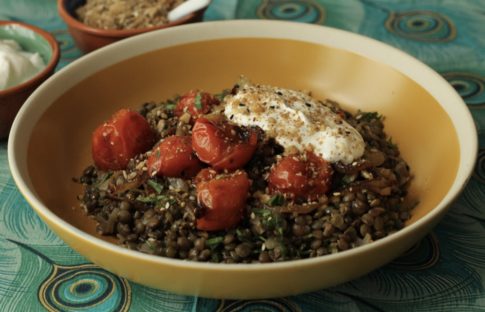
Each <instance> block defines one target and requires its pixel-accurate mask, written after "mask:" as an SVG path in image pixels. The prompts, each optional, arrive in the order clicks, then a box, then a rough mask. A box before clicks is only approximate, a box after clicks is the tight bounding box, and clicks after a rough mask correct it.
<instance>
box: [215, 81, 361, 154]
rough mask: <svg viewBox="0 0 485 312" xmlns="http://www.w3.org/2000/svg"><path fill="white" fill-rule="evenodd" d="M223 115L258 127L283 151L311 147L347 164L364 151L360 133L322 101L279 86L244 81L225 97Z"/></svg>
mask: <svg viewBox="0 0 485 312" xmlns="http://www.w3.org/2000/svg"><path fill="white" fill-rule="evenodd" d="M222 104H223V105H224V114H225V116H226V117H227V118H228V119H230V120H231V121H232V122H234V123H236V124H238V125H242V126H259V127H260V128H261V129H263V130H264V131H265V133H266V135H268V136H269V137H272V138H274V139H275V140H276V141H277V142H278V143H279V144H280V145H282V146H283V147H284V148H285V151H287V150H292V149H294V148H296V149H297V150H298V151H299V152H304V151H306V150H311V151H313V152H314V153H315V154H317V155H319V156H320V157H322V158H323V159H325V160H327V161H329V162H342V163H344V164H350V163H352V162H353V161H355V160H357V159H358V158H360V157H361V156H362V155H363V154H364V149H365V143H364V140H363V138H362V136H361V135H360V133H359V132H358V131H357V130H356V129H355V128H353V127H352V126H351V125H349V124H348V123H347V122H346V121H345V120H344V119H343V118H342V117H341V116H339V115H338V114H336V113H334V112H333V111H332V110H331V109H330V108H329V107H328V106H326V105H325V104H324V103H323V102H321V101H318V100H316V99H314V98H313V97H311V96H310V95H308V94H306V93H303V92H300V91H294V90H289V89H284V88H279V87H272V86H267V85H254V84H251V83H245V84H243V85H240V86H239V90H238V92H237V93H236V94H235V95H228V96H226V97H225V98H224V100H223V103H222Z"/></svg>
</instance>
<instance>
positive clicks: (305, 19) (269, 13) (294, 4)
mask: <svg viewBox="0 0 485 312" xmlns="http://www.w3.org/2000/svg"><path fill="white" fill-rule="evenodd" d="M258 15H259V17H260V18H265V19H276V20H287V21H294V22H302V23H314V24H321V23H323V21H324V19H325V10H324V8H323V6H321V5H318V4H317V3H315V1H308V0H303V1H294V0H283V1H274V0H266V1H263V3H262V4H261V5H260V7H259V9H258Z"/></svg>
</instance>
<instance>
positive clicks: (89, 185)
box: [76, 85, 413, 263]
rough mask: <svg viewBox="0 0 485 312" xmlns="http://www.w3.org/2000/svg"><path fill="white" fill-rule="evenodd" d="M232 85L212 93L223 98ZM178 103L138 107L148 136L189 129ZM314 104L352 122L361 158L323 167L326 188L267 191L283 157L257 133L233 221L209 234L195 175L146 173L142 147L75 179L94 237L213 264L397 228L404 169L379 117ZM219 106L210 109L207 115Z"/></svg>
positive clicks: (369, 237)
mask: <svg viewBox="0 0 485 312" xmlns="http://www.w3.org/2000/svg"><path fill="white" fill-rule="evenodd" d="M237 88H238V86H237V85H236V86H235V87H234V88H233V89H232V90H224V91H223V92H222V93H221V94H216V95H214V98H216V99H217V100H218V101H220V102H224V100H223V99H224V97H225V96H226V95H227V94H229V93H232V94H234V93H235V92H237ZM196 94H197V95H196V101H197V99H198V100H199V101H200V98H201V97H200V93H196ZM178 102H179V98H178V97H175V98H174V99H170V100H166V101H163V102H160V103H153V102H150V103H145V104H143V106H142V107H141V108H140V110H139V113H140V114H141V115H142V116H143V117H145V118H146V120H147V121H148V123H149V125H150V127H151V128H152V129H153V130H154V131H155V132H156V133H157V135H158V139H160V140H163V138H166V137H168V136H170V135H180V136H183V135H191V132H192V127H193V121H192V118H191V116H190V114H188V113H187V110H185V113H183V114H182V115H179V114H175V113H174V111H175V110H176V106H177V103H178ZM321 103H322V105H326V106H328V107H329V108H331V109H332V111H333V112H335V113H337V114H339V115H340V116H342V118H343V119H344V120H345V121H346V122H348V123H349V124H350V125H351V126H352V127H354V128H355V129H356V130H357V131H358V132H359V133H360V134H361V136H362V138H363V139H364V141H365V145H366V147H365V152H364V155H363V156H362V157H361V158H359V159H358V160H356V161H354V162H353V163H351V164H343V163H338V162H337V163H332V164H331V167H332V170H333V176H332V183H331V187H330V190H329V191H328V192H327V193H326V194H320V195H319V196H318V197H317V198H313V199H312V200H308V201H305V200H302V199H300V198H296V199H295V198H290V197H287V196H285V195H284V194H279V193H277V192H271V190H269V188H268V181H267V177H268V172H269V171H270V170H271V168H272V167H274V165H275V164H276V163H277V162H278V160H279V159H281V158H282V157H283V155H284V148H283V147H282V146H280V145H278V144H277V143H276V141H275V140H274V139H272V138H269V137H267V136H265V134H264V132H263V131H259V137H258V145H257V148H256V151H255V152H254V155H253V156H252V158H251V159H250V160H249V162H247V163H246V164H245V165H244V167H243V170H244V171H245V172H246V173H247V176H248V177H249V179H250V180H251V186H250V189H249V194H248V197H247V201H246V207H245V209H244V210H243V212H242V214H243V215H242V219H241V221H240V222H239V223H238V224H237V225H236V226H233V227H231V228H228V229H225V230H217V231H205V230H200V229H197V226H196V223H197V219H198V218H199V217H200V215H201V214H203V213H204V209H203V208H204V207H201V205H200V203H199V202H198V196H197V185H196V182H194V179H192V178H183V177H182V178H173V177H164V176H157V175H152V174H148V171H147V158H148V157H149V156H150V152H146V153H141V154H138V155H137V156H135V157H133V158H132V159H130V160H129V162H128V164H127V166H126V168H125V169H123V170H100V169H98V168H97V167H96V166H95V165H90V166H89V167H87V168H86V169H85V170H84V172H83V173H82V175H81V177H80V178H77V179H76V181H77V182H79V183H82V185H83V186H84V193H83V194H82V195H80V196H79V200H80V205H81V207H82V208H83V209H84V210H85V211H86V213H87V214H88V215H89V216H90V217H92V218H94V219H95V220H96V221H97V223H98V227H97V229H98V231H99V232H100V233H101V234H103V235H111V236H115V237H117V239H118V240H119V244H120V245H122V246H124V247H126V248H129V249H133V250H138V251H141V252H144V253H148V254H153V255H159V256H163V257H170V258H178V259H187V260H193V261H206V262H216V263H255V262H256V263H266V262H278V261H286V260H295V259H303V258H310V257H317V256H323V255H327V254H333V253H337V252H339V251H344V250H347V249H350V248H354V247H358V246H361V245H365V244H368V243H371V242H373V241H375V240H378V239H380V238H383V237H385V236H387V235H390V234H392V233H394V232H396V231H398V230H400V229H401V228H403V226H404V223H405V221H406V220H408V219H409V217H410V213H411V209H412V208H413V207H412V206H413V205H411V204H410V203H408V202H407V200H405V197H406V195H407V189H408V186H409V183H410V181H411V174H410V169H409V167H408V165H407V164H406V162H405V161H404V160H403V159H402V158H401V157H400V154H399V149H398V147H397V146H396V145H395V144H394V143H392V141H391V139H390V138H389V137H388V136H387V135H386V133H385V132H384V124H383V117H382V116H381V115H379V114H378V113H376V112H357V113H356V114H355V115H353V114H351V113H349V112H347V111H344V110H342V109H341V108H340V107H339V105H338V104H337V103H335V102H332V101H330V100H326V101H323V102H321ZM199 106H200V103H199ZM199 108H200V107H199ZM220 109H221V108H220V107H217V106H215V107H214V108H213V109H212V111H211V112H210V113H214V111H217V110H220ZM206 113H207V112H206ZM226 195H227V196H231V194H226Z"/></svg>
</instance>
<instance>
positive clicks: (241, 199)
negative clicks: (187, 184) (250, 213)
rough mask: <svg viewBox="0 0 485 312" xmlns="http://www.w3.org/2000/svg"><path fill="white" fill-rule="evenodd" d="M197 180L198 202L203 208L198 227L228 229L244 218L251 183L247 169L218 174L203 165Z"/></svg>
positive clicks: (217, 229) (203, 229)
mask: <svg viewBox="0 0 485 312" xmlns="http://www.w3.org/2000/svg"><path fill="white" fill-rule="evenodd" d="M195 181H196V183H197V184H196V188H197V202H198V204H199V206H200V207H201V210H202V213H201V216H200V217H199V218H198V219H197V222H196V226H197V229H199V230H202V231H219V230H227V229H230V228H233V227H234V226H236V225H237V224H238V223H239V222H240V221H241V219H242V217H243V212H244V208H245V207H246V200H247V197H248V192H249V187H250V184H251V183H250V180H249V178H248V176H247V174H246V173H245V172H244V171H236V172H234V173H232V174H224V175H217V172H216V171H214V170H213V169H204V170H202V171H201V172H200V173H199V174H198V175H197V177H196V178H195Z"/></svg>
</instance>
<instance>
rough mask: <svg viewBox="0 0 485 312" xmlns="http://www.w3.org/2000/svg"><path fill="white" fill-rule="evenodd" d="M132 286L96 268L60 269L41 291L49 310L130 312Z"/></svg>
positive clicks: (42, 299) (62, 267)
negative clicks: (130, 287) (130, 289)
mask: <svg viewBox="0 0 485 312" xmlns="http://www.w3.org/2000/svg"><path fill="white" fill-rule="evenodd" d="M129 294H130V291H129V285H128V284H127V283H126V282H125V281H124V280H122V279H120V278H119V277H117V276H115V275H113V274H111V273H109V272H107V271H105V270H103V269H101V268H99V267H97V266H95V265H93V264H82V265H78V266H59V265H55V264H54V268H53V270H52V273H51V275H50V276H49V277H48V278H47V279H46V280H45V281H44V282H43V283H42V285H41V286H40V288H39V294H38V296H39V301H40V303H41V304H42V305H43V306H44V307H45V308H46V309H48V310H51V311H52V310H53V311H76V310H87V309H99V311H128V307H129V305H130V295H129Z"/></svg>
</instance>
